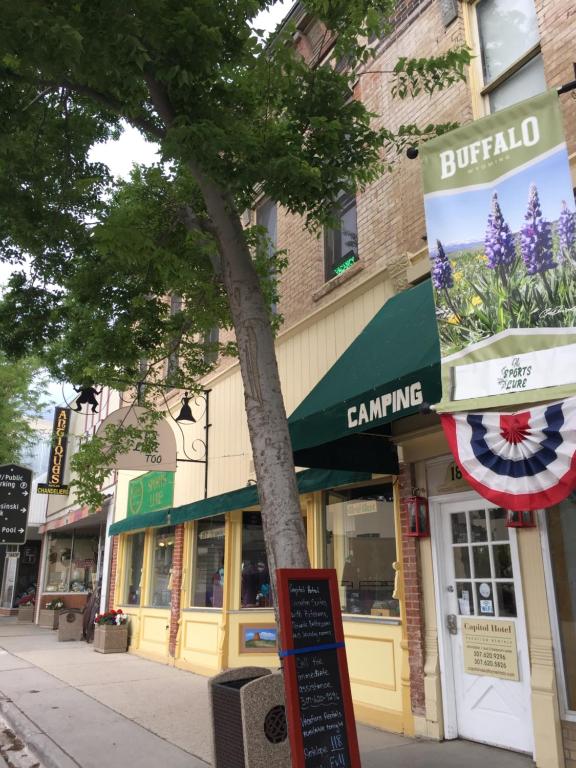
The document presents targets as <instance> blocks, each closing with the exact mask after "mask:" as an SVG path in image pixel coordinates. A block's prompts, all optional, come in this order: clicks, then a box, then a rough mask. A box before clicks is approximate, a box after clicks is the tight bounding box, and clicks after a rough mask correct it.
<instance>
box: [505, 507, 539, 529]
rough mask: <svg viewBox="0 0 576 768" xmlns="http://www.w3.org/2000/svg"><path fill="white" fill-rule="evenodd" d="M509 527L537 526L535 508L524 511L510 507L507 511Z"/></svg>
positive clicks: (507, 525) (507, 524)
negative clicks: (516, 510) (517, 510)
mask: <svg viewBox="0 0 576 768" xmlns="http://www.w3.org/2000/svg"><path fill="white" fill-rule="evenodd" d="M506 527H507V528H536V519H535V517H534V510H532V509H527V510H524V511H522V512H515V511H513V510H512V509H509V510H508V511H507V512H506Z"/></svg>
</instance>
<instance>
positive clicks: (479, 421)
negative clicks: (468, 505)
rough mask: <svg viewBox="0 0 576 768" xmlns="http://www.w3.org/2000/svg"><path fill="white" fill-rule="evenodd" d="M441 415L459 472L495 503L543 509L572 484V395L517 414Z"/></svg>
mask: <svg viewBox="0 0 576 768" xmlns="http://www.w3.org/2000/svg"><path fill="white" fill-rule="evenodd" d="M441 419H442V427H443V428H444V432H445V434H446V437H447V438H448V442H449V443H450V448H451V449H452V453H453V455H454V458H455V459H456V462H457V463H458V466H459V467H460V469H461V471H462V474H463V475H464V477H465V478H466V480H467V481H468V482H469V483H470V485H471V486H472V487H473V488H475V489H476V490H477V491H478V493H480V494H481V495H482V496H483V497H484V498H486V499H488V500H489V501H492V502H493V503H494V504H497V505H498V506H499V507H504V509H511V510H514V511H517V512H519V511H523V510H531V509H543V508H545V507H550V506H553V505H554V504H558V503H559V502H560V501H562V500H563V499H565V498H566V497H567V496H568V495H569V494H570V493H572V491H574V489H575V488H576V397H573V398H570V399H568V400H564V401H561V402H557V403H549V404H548V405H541V406H535V407H533V408H530V409H529V410H525V411H521V412H517V413H496V412H489V413H457V414H447V413H443V414H441Z"/></svg>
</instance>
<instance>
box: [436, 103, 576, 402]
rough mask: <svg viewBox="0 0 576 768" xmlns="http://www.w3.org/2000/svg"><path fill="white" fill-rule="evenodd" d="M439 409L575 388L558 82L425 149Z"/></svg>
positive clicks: (575, 255) (568, 202)
mask: <svg viewBox="0 0 576 768" xmlns="http://www.w3.org/2000/svg"><path fill="white" fill-rule="evenodd" d="M421 155H422V167H423V175H424V205H425V211H426V225H427V232H428V245H429V249H430V258H431V260H432V269H431V273H432V283H433V287H434V296H435V303H436V317H437V322H438V331H439V336H440V348H441V355H442V402H441V403H440V405H439V406H438V410H439V411H469V410H476V409H481V408H486V407H490V408H494V407H500V406H505V407H510V406H514V405H523V404H526V403H533V402H538V401H542V400H551V399H560V398H562V397H567V396H570V395H574V394H576V365H574V361H575V359H576V216H575V214H574V207H575V206H574V194H573V192H572V181H571V178H570V167H569V162H568V152H567V149H566V143H565V139H564V134H563V130H562V122H561V115H560V109H559V103H558V94H557V93H556V91H550V92H548V93H544V94H541V95H539V96H536V97H534V98H532V99H528V100H526V101H523V102H521V103H520V104H516V105H514V106H512V107H509V108H508V109H505V110H502V111H501V112H497V113H496V114H494V115H490V116H489V117H486V118H483V119H482V120H477V121H476V122H474V123H472V124H470V125H467V126H464V127H462V128H459V129H457V130H455V131H451V132H450V133H447V134H445V135H444V136H440V137H438V138H437V139H434V140H433V141H430V142H429V143H427V144H425V145H424V147H423V148H422V152H421Z"/></svg>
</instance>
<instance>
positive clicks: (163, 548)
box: [150, 526, 175, 608]
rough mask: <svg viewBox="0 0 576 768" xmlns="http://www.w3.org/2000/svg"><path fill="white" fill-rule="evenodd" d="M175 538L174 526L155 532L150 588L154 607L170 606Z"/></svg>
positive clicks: (151, 601) (151, 603)
mask: <svg viewBox="0 0 576 768" xmlns="http://www.w3.org/2000/svg"><path fill="white" fill-rule="evenodd" d="M174 539H175V528H174V526H171V527H169V528H158V530H157V531H156V532H155V533H154V555H153V558H154V559H153V562H152V584H151V588H150V605H151V606H153V607H154V608H169V607H170V595H171V592H172V579H171V576H172V557H173V555H174Z"/></svg>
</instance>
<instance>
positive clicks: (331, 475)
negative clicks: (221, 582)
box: [109, 469, 372, 536]
mask: <svg viewBox="0 0 576 768" xmlns="http://www.w3.org/2000/svg"><path fill="white" fill-rule="evenodd" d="M371 478H372V474H371V473H370V472H342V471H331V470H325V469H306V470H304V471H302V472H297V473H296V481H297V483H298V490H299V492H300V493H312V492H313V491H322V490H324V489H326V488H337V487H338V486H342V485H353V484H354V483H362V482H365V481H367V480H370V479H371ZM258 503H259V501H258V488H257V487H256V486H255V485H249V486H247V487H246V488H238V489H236V490H235V491H229V492H228V493H221V494H220V495H218V496H211V497H210V498H208V499H200V500H199V501H193V502H191V503H190V504H183V505H182V506H180V507H172V508H169V509H163V510H161V511H160V512H147V513H146V514H143V515H131V516H130V517H126V518H124V520H120V521H119V522H117V523H114V524H113V525H111V526H110V530H109V535H110V536H114V535H116V534H118V533H128V532H130V531H136V530H139V529H141V528H152V527H157V526H160V525H177V524H178V523H185V522H188V521H190V520H199V519H201V518H203V517H212V516H213V515H222V514H224V512H231V511H232V510H234V509H245V508H247V507H253V506H255V505H257V504H258Z"/></svg>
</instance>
